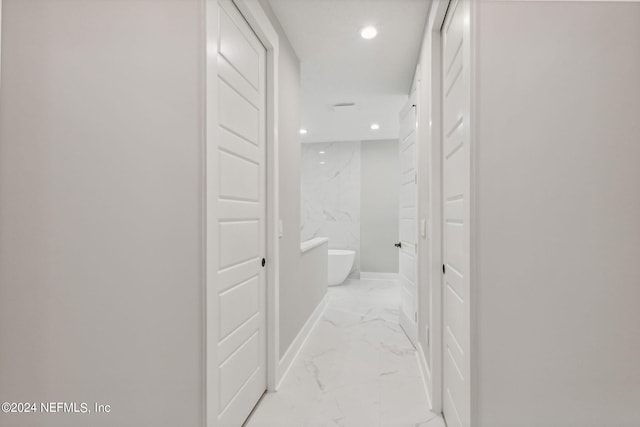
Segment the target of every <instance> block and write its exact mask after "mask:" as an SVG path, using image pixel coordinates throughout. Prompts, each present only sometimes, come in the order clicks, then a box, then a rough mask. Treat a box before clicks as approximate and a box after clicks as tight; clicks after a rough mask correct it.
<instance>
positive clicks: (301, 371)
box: [246, 280, 444, 427]
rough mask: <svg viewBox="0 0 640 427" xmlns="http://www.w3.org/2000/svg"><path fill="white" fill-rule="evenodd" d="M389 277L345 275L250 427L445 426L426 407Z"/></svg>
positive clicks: (256, 411)
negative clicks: (353, 277)
mask: <svg viewBox="0 0 640 427" xmlns="http://www.w3.org/2000/svg"><path fill="white" fill-rule="evenodd" d="M399 291H400V289H399V288H398V286H397V285H396V284H395V282H392V281H383V280H347V282H345V284H344V285H342V286H337V287H331V288H329V305H328V307H327V310H326V311H325V313H324V316H323V317H322V318H321V319H320V321H319V322H318V324H317V326H316V328H315V329H314V330H313V332H312V334H311V336H310V337H309V340H308V341H307V343H306V345H305V346H304V348H303V349H302V351H301V353H300V355H299V357H298V358H297V359H296V361H295V362H294V364H293V366H292V367H291V370H290V372H289V374H288V375H287V377H286V378H285V380H284V382H283V384H282V386H281V387H280V390H279V391H278V392H276V393H268V394H266V395H265V396H264V398H263V399H262V401H261V402H260V404H259V405H258V407H257V408H256V410H255V411H254V414H253V415H252V417H251V418H250V419H249V421H248V422H247V423H246V426H247V427H334V426H337V427H405V426H406V427H416V426H420V427H444V422H443V421H442V419H441V418H440V417H438V416H437V415H436V414H434V413H432V412H430V411H429V410H428V403H427V397H426V394H425V391H424V386H423V382H422V378H421V376H420V370H419V368H418V363H417V359H416V355H415V353H416V351H415V349H414V348H413V346H412V345H411V343H410V342H409V340H408V339H407V337H406V336H405V335H404V332H402V330H401V329H400V326H399V325H398V306H399V304H400V294H399Z"/></svg>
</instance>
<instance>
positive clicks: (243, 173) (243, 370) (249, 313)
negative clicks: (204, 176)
mask: <svg viewBox="0 0 640 427" xmlns="http://www.w3.org/2000/svg"><path fill="white" fill-rule="evenodd" d="M211 7H213V8H214V10H210V11H208V13H209V14H210V15H209V18H211V19H212V20H213V21H214V24H213V25H214V27H215V24H217V30H218V31H217V33H216V32H215V30H214V31H213V33H214V34H215V35H214V36H211V35H210V38H209V39H208V43H209V48H208V49H207V50H208V54H209V58H208V61H209V64H212V61H215V63H214V64H212V66H211V67H210V68H209V69H210V70H216V71H215V73H213V74H215V75H208V85H209V86H211V87H210V88H209V92H208V95H207V96H211V95H212V97H213V98H214V99H215V100H214V101H213V102H211V103H208V104H207V108H208V110H210V111H208V114H212V115H210V116H208V124H211V123H212V121H213V123H214V124H215V125H214V126H212V128H211V129H210V130H208V132H209V135H208V137H207V143H208V145H207V155H208V156H211V157H210V159H213V160H212V163H211V166H212V167H211V168H208V171H209V172H208V173H209V174H213V175H214V176H215V179H214V180H209V181H208V186H210V187H212V188H208V189H207V191H208V196H213V198H214V203H210V204H209V211H210V212H209V213H208V219H209V220H211V219H213V221H210V222H209V223H208V224H209V225H208V228H209V229H210V233H211V234H210V240H209V244H208V253H207V256H208V257H212V259H211V260H208V262H209V261H210V263H209V264H208V266H213V271H214V272H213V276H214V280H212V281H211V282H210V283H209V284H208V290H207V292H208V307H210V308H213V310H211V309H209V310H210V311H209V312H208V319H207V325H208V348H207V351H208V352H209V355H208V364H210V365H213V366H209V370H208V375H209V376H210V378H209V379H208V399H212V401H210V402H208V411H210V412H213V413H215V416H216V417H217V418H216V420H214V425H216V426H224V427H238V426H240V425H242V424H243V422H244V421H245V419H246V418H247V416H248V415H249V414H250V412H251V410H252V409H253V407H254V406H255V404H256V402H257V401H258V400H259V399H260V397H261V396H262V394H263V393H264V391H265V389H266V329H265V328H266V326H265V325H266V316H265V312H266V271H265V270H266V269H265V268H263V263H262V260H263V257H265V251H266V244H265V243H266V226H265V215H266V214H265V212H266V209H265V208H266V199H265V197H266V174H265V163H266V157H265V156H266V155H265V105H266V104H265V83H266V78H265V76H266V74H265V73H266V51H265V48H264V47H263V46H262V44H261V43H260V41H259V40H258V38H257V37H256V35H255V34H254V33H253V32H252V30H251V28H250V27H249V25H248V24H247V22H246V21H245V20H244V18H243V17H242V15H241V14H240V12H239V11H238V10H237V9H236V7H235V6H234V4H233V3H232V2H231V1H229V0H219V1H218V2H217V3H214V6H211ZM211 44H214V45H215V46H217V49H215V50H214V49H212V48H211ZM211 117H213V119H211ZM210 119H211V120H212V121H209V120H210ZM208 129H209V128H208ZM209 274H211V273H209ZM210 341H213V343H211V342H210ZM212 370H213V371H212ZM212 415H213V414H210V415H209V419H211V418H212Z"/></svg>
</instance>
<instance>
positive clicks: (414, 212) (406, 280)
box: [398, 89, 418, 346]
mask: <svg viewBox="0 0 640 427" xmlns="http://www.w3.org/2000/svg"><path fill="white" fill-rule="evenodd" d="M415 95H416V91H415V89H414V90H413V91H412V94H411V96H410V97H409V101H408V103H407V105H405V107H404V108H403V109H402V111H401V113H400V144H399V150H400V152H399V156H400V192H399V194H400V200H399V201H400V206H399V224H398V225H399V235H400V243H401V244H402V247H401V248H400V250H399V255H398V256H399V275H398V276H399V280H400V288H401V303H400V326H402V328H403V330H404V331H405V333H406V334H407V336H408V337H409V339H410V340H411V342H412V343H413V345H414V346H415V345H417V340H418V324H417V311H418V308H417V307H418V287H417V271H418V264H417V255H418V226H417V224H418V193H417V191H418V185H417V180H416V156H417V149H416V108H415V99H416V98H415Z"/></svg>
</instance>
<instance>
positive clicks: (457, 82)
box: [442, 0, 471, 427]
mask: <svg viewBox="0 0 640 427" xmlns="http://www.w3.org/2000/svg"><path fill="white" fill-rule="evenodd" d="M468 17H469V3H468V0H453V1H452V2H451V4H450V6H449V10H448V12H447V16H446V18H445V21H444V25H443V27H442V43H443V46H442V52H443V58H442V59H443V61H442V64H443V79H442V82H443V87H442V94H443V95H442V96H443V147H442V156H443V157H442V167H443V189H442V190H443V191H442V198H443V200H442V202H443V224H442V238H443V248H442V249H443V262H444V264H443V276H442V277H443V291H442V292H443V331H442V334H443V335H442V336H443V356H442V357H443V378H442V379H443V396H442V399H443V401H442V404H443V413H444V416H445V418H446V420H447V425H448V426H449V427H457V426H469V424H470V395H471V393H470V390H471V389H470V381H469V374H470V363H469V362H470V358H469V346H470V309H469V296H470V293H469V283H470V282H469V265H470V263H469V259H470V238H469V236H470V233H469V188H470V186H469V182H470V151H469V109H470V86H469V64H468V61H469V58H470V55H469V40H468V37H469V32H468V22H469V20H468Z"/></svg>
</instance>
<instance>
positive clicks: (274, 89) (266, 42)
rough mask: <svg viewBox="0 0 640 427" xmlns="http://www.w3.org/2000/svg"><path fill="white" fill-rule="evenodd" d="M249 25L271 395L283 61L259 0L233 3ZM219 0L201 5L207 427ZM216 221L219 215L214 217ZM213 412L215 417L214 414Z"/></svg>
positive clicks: (211, 421)
mask: <svg viewBox="0 0 640 427" xmlns="http://www.w3.org/2000/svg"><path fill="white" fill-rule="evenodd" d="M231 1H232V2H233V3H234V4H235V6H236V7H237V8H238V10H239V11H240V13H241V15H242V16H243V17H244V19H245V20H246V21H247V23H248V24H249V26H250V27H251V29H252V30H253V32H254V33H255V34H256V36H257V37H258V40H260V42H261V43H262V44H263V46H264V47H265V49H266V62H267V63H266V74H267V75H266V88H265V89H266V94H265V95H266V109H265V110H266V111H265V113H266V120H265V131H266V138H265V142H266V163H265V166H266V177H267V178H266V180H267V182H266V200H265V202H266V216H265V224H266V236H265V237H266V241H265V246H266V256H265V257H266V259H267V266H266V269H267V271H266V287H267V290H266V291H267V292H266V295H267V297H266V330H265V332H266V342H267V345H266V347H267V348H266V352H267V354H266V356H267V357H266V361H267V362H266V375H267V378H266V383H267V391H275V390H276V385H277V384H278V380H279V378H278V376H279V372H278V361H279V360H280V355H279V350H278V349H279V330H280V328H279V316H278V313H279V277H280V256H279V239H278V228H279V227H278V223H279V218H280V211H279V191H278V188H279V174H278V170H279V165H278V153H279V151H278V57H279V37H278V33H277V31H276V29H275V28H274V26H273V25H272V24H271V21H270V20H269V18H268V16H267V14H266V12H265V11H264V9H263V8H262V6H261V5H260V4H259V2H258V0H231ZM217 3H218V0H205V3H204V6H203V12H204V19H203V21H204V22H203V27H204V28H203V33H204V40H205V46H204V47H205V51H204V52H203V54H204V55H205V60H204V61H203V63H204V64H203V70H202V71H203V73H204V81H205V95H204V100H203V107H204V110H205V114H204V120H205V123H204V147H203V154H204V160H203V163H204V165H203V166H204V177H203V182H204V184H205V185H204V188H203V210H204V212H203V218H204V224H203V227H204V230H205V236H206V237H205V238H204V239H203V240H204V242H203V244H204V250H203V253H204V259H203V269H204V278H205V280H204V289H203V293H204V295H203V305H204V313H205V321H204V331H203V340H204V346H203V351H204V357H203V362H204V367H203V369H204V373H205V378H204V381H203V388H204V390H203V396H204V405H203V408H204V411H205V414H204V420H205V425H206V426H209V427H214V426H215V420H216V415H215V414H216V413H217V407H216V404H215V403H214V400H215V399H213V398H210V397H211V396H212V395H213V394H214V392H212V390H215V387H216V385H217V382H218V375H217V369H216V366H215V365H216V360H215V358H214V357H213V356H212V355H215V353H214V352H215V347H216V345H217V340H216V337H209V334H210V333H212V331H214V330H216V329H215V327H214V325H216V322H217V312H216V308H215V304H214V303H215V301H214V300H213V299H211V301H210V300H209V299H210V298H211V295H209V293H208V292H207V287H208V286H209V284H215V280H216V278H215V274H216V273H215V272H214V271H213V269H212V268H210V267H209V266H208V259H209V258H210V257H214V256H216V255H217V239H216V233H215V232H214V231H213V230H210V227H209V225H210V224H213V221H212V220H210V219H209V216H210V214H211V213H212V212H215V211H216V201H217V197H216V195H217V190H216V189H217V185H218V182H217V177H216V173H215V170H214V169H213V168H214V167H215V164H216V162H215V160H216V159H215V157H214V156H215V153H210V152H209V151H208V150H207V145H208V144H207V141H208V140H209V138H210V137H211V134H210V132H209V129H214V128H215V127H216V126H217V123H218V111H217V95H218V94H217V85H216V84H214V82H215V80H214V79H217V42H218V12H217ZM214 218H215V217H214ZM211 414H214V415H211Z"/></svg>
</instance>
